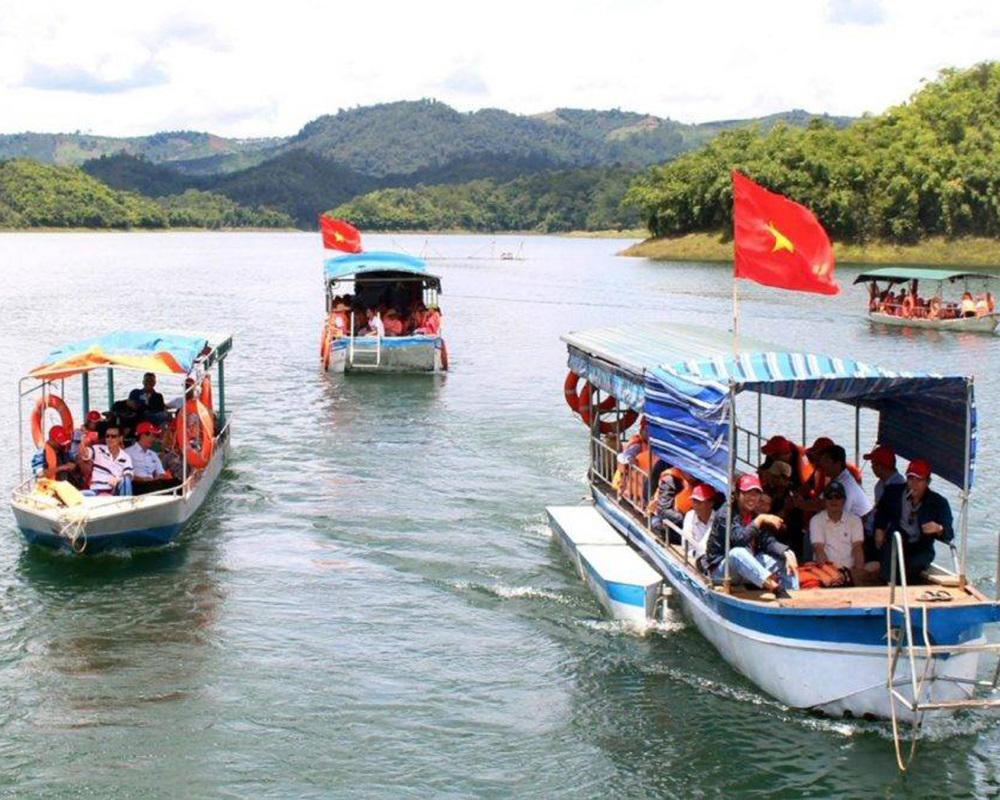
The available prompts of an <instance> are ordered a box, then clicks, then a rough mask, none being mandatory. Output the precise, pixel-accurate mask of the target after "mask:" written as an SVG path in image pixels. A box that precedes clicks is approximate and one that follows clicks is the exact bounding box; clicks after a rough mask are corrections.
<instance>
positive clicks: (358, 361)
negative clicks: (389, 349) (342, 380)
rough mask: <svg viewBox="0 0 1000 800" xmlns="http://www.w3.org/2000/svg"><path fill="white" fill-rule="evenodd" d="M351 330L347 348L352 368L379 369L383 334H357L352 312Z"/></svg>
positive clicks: (348, 359) (348, 361)
mask: <svg viewBox="0 0 1000 800" xmlns="http://www.w3.org/2000/svg"><path fill="white" fill-rule="evenodd" d="M351 331H352V333H351V337H350V341H349V342H348V348H347V363H348V365H350V367H351V369H378V368H379V366H381V364H382V334H381V333H377V334H375V336H355V335H354V333H353V331H354V315H353V314H351Z"/></svg>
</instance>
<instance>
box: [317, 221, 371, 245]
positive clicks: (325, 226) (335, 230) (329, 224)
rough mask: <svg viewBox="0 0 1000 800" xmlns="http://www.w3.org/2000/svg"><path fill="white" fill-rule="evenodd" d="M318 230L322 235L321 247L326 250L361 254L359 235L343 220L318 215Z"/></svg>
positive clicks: (356, 230)
mask: <svg viewBox="0 0 1000 800" xmlns="http://www.w3.org/2000/svg"><path fill="white" fill-rule="evenodd" d="M319 229H320V232H321V233H322V234H323V247H325V248H326V249H327V250H343V251H344V252H346V253H360V252H361V234H360V233H358V229H357V228H355V227H354V226H353V225H349V224H348V223H346V222H344V220H342V219H334V218H333V217H328V216H327V215H326V214H320V215H319Z"/></svg>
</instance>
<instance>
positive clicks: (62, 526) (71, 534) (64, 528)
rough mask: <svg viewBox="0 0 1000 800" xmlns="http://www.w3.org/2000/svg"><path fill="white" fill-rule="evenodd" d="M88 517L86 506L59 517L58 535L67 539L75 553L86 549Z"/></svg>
mask: <svg viewBox="0 0 1000 800" xmlns="http://www.w3.org/2000/svg"><path fill="white" fill-rule="evenodd" d="M88 519H89V515H88V514H87V509H86V507H83V508H82V509H81V511H80V513H79V514H74V513H72V512H67V513H66V515H65V516H63V517H61V518H60V519H59V535H60V536H64V537H65V538H67V539H69V546H70V548H71V549H72V550H73V552H74V553H76V554H77V555H80V554H81V553H83V551H84V550H86V549H87V521H88Z"/></svg>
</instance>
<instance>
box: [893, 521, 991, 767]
mask: <svg viewBox="0 0 1000 800" xmlns="http://www.w3.org/2000/svg"><path fill="white" fill-rule="evenodd" d="M997 548H998V550H997V554H998V564H1000V536H998V537H997ZM891 553H892V554H891V559H890V567H889V602H888V604H887V605H886V620H885V624H886V664H887V669H886V689H887V691H888V692H889V707H890V710H891V719H892V738H893V744H894V746H895V750H896V763H897V764H898V766H899V769H900V771H901V772H905V771H906V769H907V768H908V767H909V766H910V764H911V763H912V761H913V757H914V755H915V754H916V749H917V742H918V741H919V737H920V726H921V724H922V723H923V718H924V714H925V713H926V712H928V711H938V710H943V709H949V710H953V709H967V708H998V707H1000V698H997V697H991V696H986V697H976V696H975V692H976V690H985V691H987V692H991V693H992V692H995V691H996V689H997V686H998V685H1000V642H996V643H990V642H986V641H983V642H980V643H971V644H969V643H963V644H955V645H934V644H932V643H931V638H930V620H929V613H930V612H929V608H930V605H931V604H930V603H929V602H921V603H920V606H919V608H920V634H921V636H920V641H917V640H916V639H915V638H914V634H913V616H912V614H911V607H910V595H909V587H908V585H907V580H906V569H905V566H904V565H905V561H904V558H903V538H902V536H901V535H900V533H899V531H896V532H895V533H894V534H893V537H892V545H891ZM996 577H997V579H998V581H1000V566H998V567H997V576H996ZM996 591H997V594H996V600H997V602H1000V583H998V584H997V590H996ZM960 653H989V654H990V655H992V656H994V658H995V659H996V663H995V665H994V667H993V675H992V678H991V679H989V680H980V679H978V678H973V679H968V678H959V677H950V676H947V675H940V674H936V670H935V665H936V664H938V663H940V662H941V660H942V657H943V658H945V659H946V658H948V657H950V656H954V655H957V654H960ZM901 658H903V659H905V662H904V663H905V664H906V666H907V667H908V669H907V670H906V672H907V673H908V675H907V677H904V678H902V679H897V678H896V669H897V666H898V664H899V661H900V659H901ZM918 662H920V665H919V666H918ZM918 675H919V677H918ZM943 684H953V685H956V686H960V687H964V688H967V689H968V690H969V694H968V696H966V697H965V698H964V699H956V700H942V701H937V702H935V701H934V700H933V699H932V697H931V691H930V690H931V686H932V685H933V686H938V687H940V686H941V685H943ZM901 688H908V689H909V696H907V694H906V693H904V692H903V691H901V690H900V689H901ZM925 698H926V699H925ZM900 707H901V708H905V709H906V710H908V711H909V712H910V714H911V715H912V716H911V727H910V736H909V740H908V742H906V743H905V744H904V740H903V737H902V736H901V734H900V724H899V723H900V720H899V713H898V709H899V708H900Z"/></svg>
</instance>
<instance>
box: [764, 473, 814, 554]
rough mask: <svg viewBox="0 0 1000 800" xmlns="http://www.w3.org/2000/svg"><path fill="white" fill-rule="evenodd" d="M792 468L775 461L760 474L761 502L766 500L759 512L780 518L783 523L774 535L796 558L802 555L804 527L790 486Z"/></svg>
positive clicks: (800, 512)
mask: <svg viewBox="0 0 1000 800" xmlns="http://www.w3.org/2000/svg"><path fill="white" fill-rule="evenodd" d="M791 476H792V468H791V466H790V465H789V464H788V463H787V462H785V461H775V462H774V463H773V464H771V466H770V467H768V468H767V469H766V470H764V471H763V472H761V473H760V479H761V485H762V486H763V487H764V496H763V497H762V498H761V500H762V501H763V500H765V499H767V500H768V501H769V503H770V504H769V505H768V504H767V503H765V504H764V507H762V508H761V509H760V510H761V512H762V513H771V514H775V515H776V516H779V517H781V519H782V521H783V522H784V523H785V524H784V526H783V527H782V528H781V530H780V531H777V532H776V533H775V535H776V536H777V537H778V541H780V542H781V543H782V544H786V545H788V546H789V547H791V548H792V550H794V551H795V555H796V557H798V558H802V557H803V555H804V548H803V534H804V531H805V525H804V522H803V516H802V511H801V510H799V509H798V508H797V507H796V505H795V492H794V490H793V488H792V484H791Z"/></svg>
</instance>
